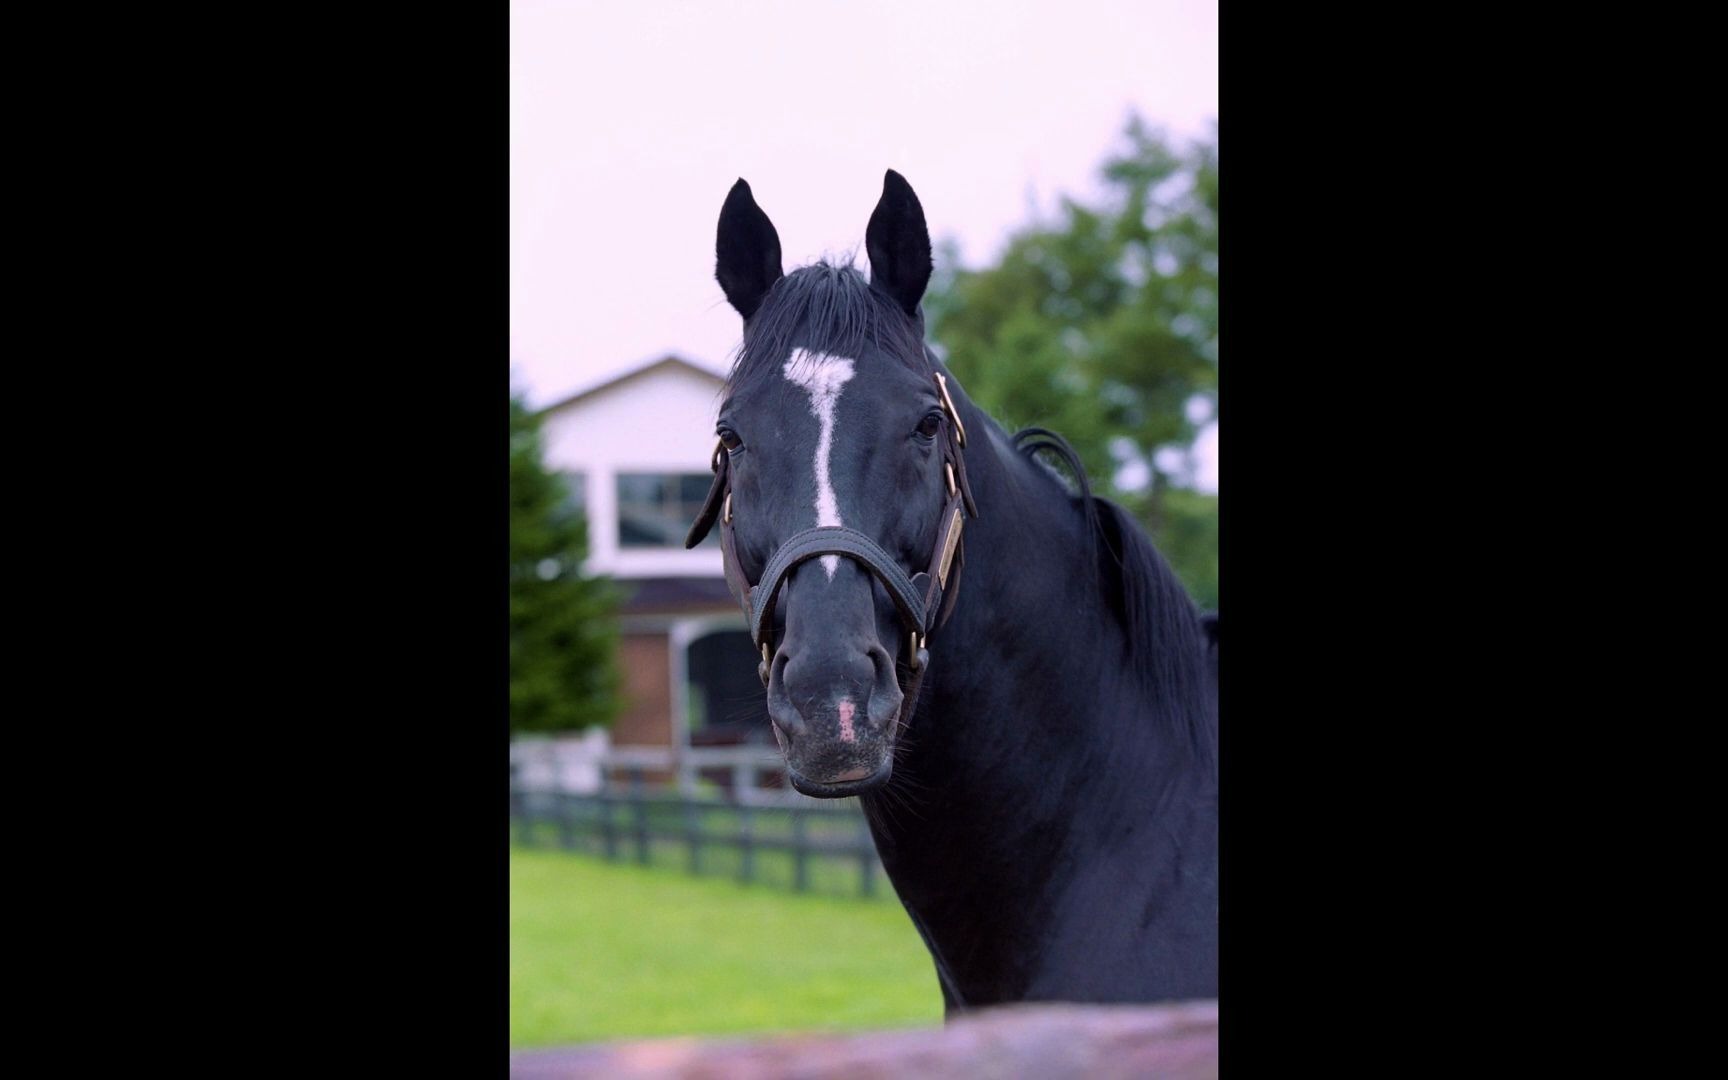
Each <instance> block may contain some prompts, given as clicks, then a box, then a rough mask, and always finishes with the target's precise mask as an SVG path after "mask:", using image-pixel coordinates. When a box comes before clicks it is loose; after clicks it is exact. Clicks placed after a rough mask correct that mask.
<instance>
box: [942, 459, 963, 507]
mask: <svg viewBox="0 0 1728 1080" xmlns="http://www.w3.org/2000/svg"><path fill="white" fill-rule="evenodd" d="M942 467H943V468H944V469H946V470H948V497H949V498H950V499H952V498H953V497H954V496H955V495H957V494H959V492H960V489H959V488H958V487H956V486H955V484H954V463H953V462H952V461H944V462H943V463H942Z"/></svg>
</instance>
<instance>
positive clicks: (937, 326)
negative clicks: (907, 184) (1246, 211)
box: [924, 116, 1218, 607]
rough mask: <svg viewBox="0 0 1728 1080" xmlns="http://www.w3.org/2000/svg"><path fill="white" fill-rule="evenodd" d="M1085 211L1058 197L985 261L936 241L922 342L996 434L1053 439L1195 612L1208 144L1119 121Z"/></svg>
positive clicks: (1207, 374)
mask: <svg viewBox="0 0 1728 1080" xmlns="http://www.w3.org/2000/svg"><path fill="white" fill-rule="evenodd" d="M1101 178H1102V179H1103V181H1104V185H1105V195H1104V198H1103V200H1102V201H1101V203H1100V204H1099V205H1096V206H1085V205H1082V204H1081V203H1079V202H1077V201H1075V200H1074V199H1071V198H1064V199H1063V200H1062V205H1061V211H1060V213H1059V215H1058V218H1057V220H1056V221H1053V222H1041V221H1036V220H1035V221H1033V222H1032V223H1030V224H1028V225H1027V226H1026V227H1024V228H1022V229H1020V230H1019V231H1017V232H1015V233H1014V234H1013V235H1012V236H1011V237H1010V239H1009V243H1008V247H1007V250H1006V251H1005V252H1004V253H1003V255H1002V257H1001V259H1000V260H999V261H998V262H997V263H996V264H995V265H994V266H986V267H982V268H978V269H968V268H966V267H964V266H961V265H960V262H959V259H958V248H957V245H955V244H954V243H953V242H952V241H951V240H949V241H945V242H944V243H943V244H942V245H940V248H939V253H938V256H937V259H936V265H937V270H936V274H935V276H934V277H933V279H932V282H931V287H930V291H929V293H928V294H927V295H926V297H925V302H924V304H925V312H926V315H927V317H928V320H929V325H930V334H931V339H932V340H933V341H934V342H936V343H937V344H938V347H939V348H940V349H941V350H943V352H944V353H945V359H946V361H947V363H948V365H949V366H950V367H951V368H952V369H953V371H954V373H955V375H956V376H958V377H959V378H960V380H961V382H962V383H963V384H964V385H965V387H966V390H967V393H969V394H970V395H971V396H972V398H973V400H974V401H976V402H977V403H978V404H979V405H981V406H982V407H983V408H984V409H985V410H987V411H989V412H991V413H992V414H994V415H995V416H996V417H997V418H998V419H1000V420H1002V421H1003V422H1004V423H1005V424H1007V425H1008V426H1009V427H1010V428H1011V429H1012V428H1014V427H1019V426H1025V425H1033V424H1035V425H1038V426H1040V427H1046V428H1050V429H1051V430H1053V431H1056V432H1059V433H1060V434H1062V435H1063V436H1064V437H1065V438H1066V439H1067V440H1068V441H1069V442H1070V443H1071V444H1072V445H1073V446H1074V449H1075V451H1076V452H1077V453H1079V455H1080V459H1081V460H1082V461H1083V462H1084V463H1085V465H1086V471H1087V473H1088V475H1089V476H1090V478H1091V479H1092V482H1093V486H1094V488H1095V489H1096V490H1098V491H1099V492H1100V493H1102V494H1106V495H1108V496H1110V497H1111V498H1113V499H1115V500H1116V501H1118V502H1119V503H1121V504H1122V505H1123V506H1125V507H1126V508H1127V509H1129V510H1130V511H1131V512H1132V513H1133V514H1134V515H1135V516H1136V517H1137V518H1138V519H1139V520H1140V521H1141V522H1142V523H1143V524H1144V525H1145V526H1146V528H1147V530H1148V531H1149V532H1150V534H1151V535H1152V538H1153V541H1154V542H1155V543H1156V544H1157V545H1158V547H1159V550H1160V551H1162V552H1163V553H1164V556H1165V558H1166V559H1168V560H1169V561H1170V563H1171V565H1172V566H1173V567H1174V568H1175V570H1176V572H1177V573H1178V574H1179V575H1180V576H1181V578H1182V580H1183V583H1184V584H1185V585H1187V587H1188V589H1189V591H1190V593H1192V594H1193V596H1194V599H1195V600H1196V601H1197V602H1198V603H1200V604H1201V605H1202V606H1204V607H1216V606H1217V603H1218V554H1217V552H1218V546H1217V536H1218V523H1217V515H1218V500H1217V497H1216V496H1215V495H1208V494H1204V493H1202V492H1199V491H1195V490H1193V487H1192V478H1191V476H1190V475H1189V474H1190V473H1191V471H1192V468H1193V460H1194V459H1193V445H1194V441H1195V438H1196V436H1197V434H1198V428H1199V424H1203V423H1205V422H1207V421H1209V420H1215V419H1216V418H1217V415H1218V139H1217V129H1216V127H1215V126H1214V127H1213V129H1212V130H1211V131H1209V132H1208V133H1207V135H1206V136H1205V137H1203V138H1201V139H1198V140H1195V141H1194V142H1192V143H1190V144H1188V145H1186V146H1182V147H1177V146H1173V145H1172V144H1171V143H1170V142H1169V141H1168V140H1167V139H1166V138H1165V137H1164V136H1163V135H1162V134H1161V133H1159V132H1156V131H1154V130H1152V129H1150V128H1148V127H1147V126H1146V124H1145V123H1144V122H1143V121H1142V120H1141V119H1140V118H1139V117H1137V116H1135V117H1131V118H1130V119H1129V121H1128V124H1127V126H1126V129H1125V130H1124V132H1123V136H1122V145H1121V146H1120V147H1119V148H1118V149H1117V150H1116V151H1115V152H1114V153H1112V154H1111V155H1110V156H1109V157H1107V158H1106V160H1105V162H1104V164H1103V166H1102V169H1101Z"/></svg>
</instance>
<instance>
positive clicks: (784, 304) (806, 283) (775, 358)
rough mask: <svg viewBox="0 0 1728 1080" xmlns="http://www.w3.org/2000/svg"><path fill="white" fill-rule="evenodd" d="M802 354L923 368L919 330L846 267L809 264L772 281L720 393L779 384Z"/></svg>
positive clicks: (921, 335)
mask: <svg viewBox="0 0 1728 1080" xmlns="http://www.w3.org/2000/svg"><path fill="white" fill-rule="evenodd" d="M800 348H802V349H805V350H808V351H809V352H812V353H822V354H827V355H830V356H845V357H856V358H862V357H864V356H866V355H867V354H868V355H874V354H876V353H886V354H888V355H889V356H891V357H893V358H895V359H897V360H899V361H900V362H902V363H904V364H905V365H906V366H907V367H908V368H910V369H912V370H914V371H920V370H921V368H920V367H919V365H922V364H924V363H925V360H924V351H923V350H924V341H923V334H922V329H921V327H920V326H919V325H918V323H917V322H916V321H915V320H913V319H911V318H909V317H907V315H906V313H905V312H903V311H901V310H900V308H899V307H898V306H897V305H896V304H895V303H894V301H893V300H892V299H890V298H889V297H887V296H885V295H884V294H883V293H882V292H881V291H879V290H877V289H874V288H871V286H870V282H869V281H868V280H866V279H865V277H864V275H863V273H862V272H860V271H859V270H858V268H857V267H855V266H853V265H852V263H851V262H850V261H847V262H845V263H830V262H828V261H826V260H824V261H821V262H817V263H812V264H811V265H809V266H805V267H800V268H799V269H797V270H794V271H792V272H791V273H790V274H787V275H786V276H785V277H782V278H781V279H780V280H779V281H776V282H775V283H774V286H773V288H771V289H769V290H768V295H767V296H766V297H764V298H763V301H762V306H761V307H760V308H758V309H757V311H756V313H755V315H753V316H751V318H750V321H749V323H748V324H747V326H746V328H745V332H744V339H743V341H742V342H741V343H740V344H739V346H738V350H737V354H736V357H735V359H734V361H733V364H732V370H731V373H730V374H729V375H728V376H727V379H726V385H725V387H724V389H723V390H722V391H721V392H722V394H724V395H727V396H730V395H731V394H733V393H736V392H737V391H738V390H739V389H741V388H743V387H745V386H747V385H750V384H752V383H754V382H757V381H758V380H763V379H777V378H780V377H781V376H782V374H783V367H784V365H785V363H786V360H787V357H789V356H790V355H791V354H792V352H793V350H795V349H800Z"/></svg>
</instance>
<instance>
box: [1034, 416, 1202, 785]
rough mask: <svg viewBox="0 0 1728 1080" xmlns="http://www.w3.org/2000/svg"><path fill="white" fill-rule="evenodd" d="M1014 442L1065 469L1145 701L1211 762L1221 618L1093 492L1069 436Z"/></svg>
mask: <svg viewBox="0 0 1728 1080" xmlns="http://www.w3.org/2000/svg"><path fill="white" fill-rule="evenodd" d="M1010 442H1011V444H1012V445H1013V447H1014V448H1015V449H1016V450H1017V451H1019V452H1020V453H1021V454H1023V455H1025V456H1026V458H1027V459H1028V460H1030V461H1033V462H1037V461H1038V454H1039V453H1040V452H1041V451H1049V452H1051V453H1054V454H1055V455H1056V456H1058V457H1059V458H1061V459H1062V462H1063V464H1065V465H1066V466H1067V467H1068V470H1069V472H1070V474H1071V475H1072V476H1073V478H1074V482H1075V486H1076V487H1077V488H1078V489H1079V490H1078V491H1077V492H1070V493H1069V495H1070V497H1071V498H1072V499H1073V500H1074V501H1075V502H1076V503H1077V505H1078V507H1079V509H1080V511H1081V514H1082V516H1083V518H1084V520H1085V523H1086V535H1087V539H1088V541H1089V542H1088V544H1087V546H1086V552H1087V562H1088V567H1087V569H1088V576H1089V577H1090V579H1091V580H1094V581H1097V582H1098V584H1099V588H1100V590H1101V592H1102V595H1103V597H1104V600H1105V605H1106V606H1107V607H1108V608H1109V609H1110V611H1111V613H1112V614H1113V615H1114V616H1115V618H1116V620H1117V623H1118V624H1119V625H1120V626H1121V627H1122V632H1123V635H1124V637H1125V638H1126V641H1127V650H1128V661H1129V664H1130V666H1131V667H1132V669H1133V671H1134V672H1135V673H1136V674H1137V675H1138V676H1139V677H1140V682H1141V689H1142V690H1143V692H1144V694H1145V698H1146V700H1147V701H1149V702H1151V703H1152V709H1153V711H1154V713H1155V714H1156V720H1157V721H1158V722H1160V723H1162V724H1164V725H1165V726H1166V727H1168V728H1172V729H1174V730H1176V731H1177V732H1178V733H1180V734H1181V735H1183V736H1185V738H1186V740H1187V742H1188V745H1189V747H1190V748H1191V749H1192V750H1194V751H1195V753H1196V754H1198V755H1199V756H1201V757H1202V758H1204V759H1206V760H1211V759H1212V758H1213V755H1214V753H1215V751H1216V747H1217V727H1216V725H1215V723H1214V722H1213V720H1212V716H1213V711H1212V696H1213V695H1212V687H1211V685H1210V682H1211V673H1212V672H1213V671H1215V670H1216V668H1215V665H1216V640H1217V630H1216V628H1217V623H1218V617H1217V615H1216V614H1211V615H1207V616H1202V615H1201V614H1200V611H1199V609H1198V608H1197V607H1196V606H1195V604H1194V600H1193V598H1192V597H1190V596H1189V595H1188V590H1187V589H1185V588H1183V586H1182V582H1181V581H1180V580H1179V579H1178V578H1177V577H1176V574H1175V572H1174V571H1173V570H1171V569H1170V564H1169V563H1167V562H1165V560H1164V556H1162V555H1160V554H1159V553H1158V549H1157V548H1155V547H1153V546H1152V542H1151V540H1149V539H1148V538H1147V536H1146V533H1145V532H1144V530H1142V529H1141V528H1140V526H1139V525H1138V524H1137V523H1136V522H1135V521H1134V519H1133V518H1132V517H1131V516H1129V514H1128V512H1127V511H1126V510H1124V509H1122V507H1120V506H1118V505H1117V504H1115V503H1114V502H1111V501H1110V500H1109V499H1104V498H1100V497H1098V496H1096V495H1094V494H1092V487H1091V484H1090V482H1089V481H1088V480H1087V478H1086V467H1085V465H1083V464H1082V463H1081V461H1080V456H1079V455H1078V454H1076V453H1075V452H1074V448H1073V447H1071V446H1069V445H1068V442H1067V440H1065V439H1063V438H1062V436H1060V435H1058V434H1056V433H1055V432H1053V431H1050V430H1048V429H1046V428H1038V427H1029V428H1022V429H1021V430H1019V431H1017V432H1015V433H1014V435H1013V436H1012V437H1011V439H1010ZM1052 471H1054V470H1052ZM1057 483H1058V484H1059V485H1060V480H1059V479H1058V480H1057Z"/></svg>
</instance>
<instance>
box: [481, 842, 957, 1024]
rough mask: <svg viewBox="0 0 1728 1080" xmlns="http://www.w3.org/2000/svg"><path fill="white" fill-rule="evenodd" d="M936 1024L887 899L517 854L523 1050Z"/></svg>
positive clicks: (925, 962)
mask: <svg viewBox="0 0 1728 1080" xmlns="http://www.w3.org/2000/svg"><path fill="white" fill-rule="evenodd" d="M882 888H883V889H884V890H885V891H886V890H887V888H888V887H887V883H886V882H883V883H882ZM941 1020H942V994H941V991H940V990H939V989H938V988H937V986H936V975H935V972H934V971H933V969H932V968H931V964H930V956H929V954H928V953H927V952H925V950H924V945H923V942H921V941H920V940H919V938H918V933H917V931H916V930H914V929H913V928H912V924H911V922H910V921H909V920H908V919H907V917H906V913H905V911H904V910H902V909H901V907H900V905H899V904H898V903H896V902H895V901H894V900H893V899H892V898H890V899H887V900H885V901H883V900H876V901H871V900H859V899H851V898H840V897H829V896H813V895H797V894H790V893H786V892H783V891H780V890H777V889H774V888H769V887H764V886H743V885H739V884H738V883H736V882H734V881H728V880H725V879H724V878H693V877H688V876H686V875H685V874H683V873H682V872H681V871H679V870H678V869H675V868H673V867H651V868H644V867H638V866H632V865H627V864H614V863H607V862H604V861H601V860H598V859H594V858H589V857H585V856H580V855H573V854H570V853H567V852H560V851H542V850H530V849H524V848H520V847H512V849H511V853H510V1042H511V1045H512V1046H518V1047H526V1046H547V1045H557V1044H566V1043H579V1042H592V1041H596V1040H603V1039H620V1038H634V1037H652V1036H662V1035H725V1034H738V1033H745V1032H752V1033H754V1032H768V1031H792V1030H797V1031H808V1030H818V1029H820V1030H842V1029H849V1028H866V1027H868V1028H880V1027H911V1026H921V1025H935V1024H939V1023H941Z"/></svg>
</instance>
